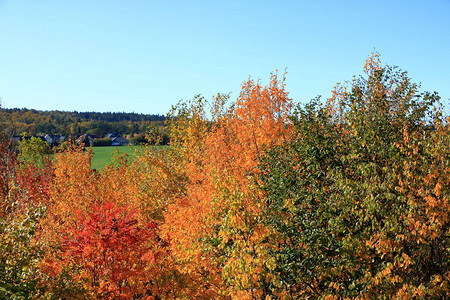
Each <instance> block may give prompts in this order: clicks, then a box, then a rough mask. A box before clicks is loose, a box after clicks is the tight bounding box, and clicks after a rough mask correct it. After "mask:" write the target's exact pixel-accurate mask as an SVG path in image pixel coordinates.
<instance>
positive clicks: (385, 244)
mask: <svg viewBox="0 0 450 300" xmlns="http://www.w3.org/2000/svg"><path fill="white" fill-rule="evenodd" d="M364 71H365V76H361V77H359V78H354V79H353V80H352V82H351V83H349V84H348V85H338V86H337V87H336V89H335V90H334V92H333V97H332V98H331V99H329V101H328V102H327V103H326V104H321V103H320V102H319V101H313V102H311V103H310V104H308V105H306V106H305V107H298V108H297V109H296V112H295V113H294V116H293V118H292V120H293V123H294V134H293V138H292V140H290V141H289V142H288V143H286V144H285V145H282V146H280V147H278V148H276V149H272V150H271V151H270V152H269V154H268V156H267V157H266V158H265V159H264V163H263V164H261V166H260V168H261V170H262V171H263V176H262V180H263V182H264V184H263V187H264V190H265V191H266V193H267V195H268V198H267V200H266V206H265V212H264V214H265V215H266V219H265V222H266V223H267V224H268V225H271V226H273V227H274V228H275V229H276V231H275V233H276V234H275V235H274V238H275V240H274V241H273V242H272V243H277V244H278V247H276V248H275V249H273V250H272V256H273V257H274V258H276V265H277V267H276V268H275V270H274V274H275V275H276V276H277V277H278V280H277V282H278V283H277V284H276V285H274V286H272V288H271V289H270V292H269V293H268V294H269V295H272V296H277V297H292V298H306V297H314V298H318V297H326V296H332V297H344V298H356V297H361V298H367V297H383V296H385V295H392V296H396V297H400V298H413V297H424V296H427V297H442V296H444V295H445V294H446V293H448V290H447V289H448V280H449V277H448V276H449V273H448V263H449V254H450V253H449V249H448V247H446V246H444V245H448V238H449V237H448V226H449V219H448V216H449V214H448V209H449V207H448V197H449V196H448V189H446V188H445V186H447V187H448V184H447V185H446V183H448V171H449V168H448V165H449V161H448V157H449V155H448V154H449V153H448V151H449V150H448V149H449V148H448V147H446V146H444V145H448V142H449V140H448V128H447V126H448V125H447V124H446V123H445V122H444V121H443V120H441V118H439V113H438V114H433V113H432V108H433V105H434V104H435V103H436V102H437V101H438V100H439V97H438V96H437V95H436V94H431V93H421V94H420V93H419V91H418V88H419V87H418V85H416V84H414V83H411V81H410V79H409V78H408V77H407V74H406V72H402V71H400V70H398V69H397V68H395V67H389V66H382V65H381V62H380V60H379V58H378V55H377V54H374V55H372V56H370V57H369V58H368V60H367V61H366V65H365V68H364ZM432 149H433V150H432ZM444 157H447V159H445V158H444ZM437 206H439V209H437Z"/></svg>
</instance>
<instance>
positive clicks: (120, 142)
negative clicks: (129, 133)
mask: <svg viewBox="0 0 450 300" xmlns="http://www.w3.org/2000/svg"><path fill="white" fill-rule="evenodd" d="M111 140H112V143H111V146H126V145H128V144H129V143H130V141H129V140H127V139H125V138H123V137H116V138H114V139H111Z"/></svg>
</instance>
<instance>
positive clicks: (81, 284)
mask: <svg viewBox="0 0 450 300" xmlns="http://www.w3.org/2000/svg"><path fill="white" fill-rule="evenodd" d="M284 80H285V77H284V76H281V77H280V76H278V74H273V75H272V76H271V80H270V83H269V84H268V85H266V86H263V85H261V84H260V82H256V81H253V80H251V79H250V80H248V81H246V82H244V84H243V85H242V91H241V93H240V96H239V97H238V99H237V100H236V101H235V102H232V103H229V102H230V97H229V96H228V95H224V94H219V95H218V96H217V97H215V98H214V99H213V100H212V102H211V103H208V102H207V101H206V100H205V99H204V98H202V97H201V96H197V97H195V98H194V99H192V100H190V101H185V102H181V103H179V104H178V105H177V106H175V107H174V108H173V110H172V111H171V113H169V115H168V120H167V128H168V131H169V133H170V145H171V146H170V147H166V148H165V150H164V151H163V152H161V151H160V150H158V149H155V148H150V147H147V148H146V147H142V148H140V149H138V150H137V151H138V153H137V155H136V158H135V159H133V160H129V159H128V157H127V156H116V157H115V158H114V160H113V161H112V162H111V163H110V164H109V165H108V166H107V167H106V168H105V169H104V170H102V171H101V172H96V171H93V170H91V168H90V157H91V154H90V153H89V152H88V153H86V152H84V151H80V149H78V148H77V147H76V146H73V147H71V148H69V149H67V150H66V151H65V152H62V153H58V154H56V156H57V157H56V159H51V160H50V159H48V156H46V155H45V154H44V153H42V155H21V156H20V155H19V156H17V155H16V152H15V151H11V144H10V143H9V142H8V140H6V139H4V140H3V141H2V143H1V144H0V154H1V164H0V168H1V169H2V174H3V176H2V178H1V181H0V192H1V199H2V203H1V207H0V208H1V210H0V220H1V221H0V240H1V243H0V247H1V249H0V295H1V297H2V298H5V299H6V298H21V297H22V298H36V299H62V298H64V299H183V298H184V299H193V298H199V299H384V298H399V299H417V298H433V299H445V298H446V297H447V295H448V294H449V290H450V285H449V283H450V271H449V270H450V248H449V245H450V240H449V239H450V234H449V229H450V214H449V212H450V210H449V200H450V189H449V187H450V160H449V157H450V153H449V152H450V135H449V130H450V127H449V122H450V118H448V117H447V118H446V117H445V116H443V113H442V110H440V109H439V105H438V104H439V96H438V95H437V94H436V93H429V92H420V91H419V86H418V85H417V84H414V83H412V82H411V80H410V78H409V77H408V76H407V73H406V72H403V71H401V70H399V69H398V68H396V67H391V66H386V65H383V64H382V63H381V61H380V59H379V56H378V54H376V53H375V54H373V55H371V56H370V57H369V58H368V59H367V61H366V64H365V67H364V74H363V75H362V76H360V77H355V78H354V79H353V80H352V81H350V82H347V83H345V84H338V85H337V86H336V87H335V88H334V90H333V95H332V97H331V98H330V99H327V100H326V101H322V100H320V98H317V99H314V100H312V101H310V102H309V103H307V104H304V105H299V104H295V103H294V102H293V101H292V99H290V98H289V96H288V92H287V91H286V90H285V84H284ZM207 108H210V111H208V110H207Z"/></svg>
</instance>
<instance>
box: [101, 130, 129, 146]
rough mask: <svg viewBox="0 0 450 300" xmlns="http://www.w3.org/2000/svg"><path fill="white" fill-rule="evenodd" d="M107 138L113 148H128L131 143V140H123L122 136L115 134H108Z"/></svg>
mask: <svg viewBox="0 0 450 300" xmlns="http://www.w3.org/2000/svg"><path fill="white" fill-rule="evenodd" d="M105 137H107V138H109V139H111V141H112V143H111V146H126V145H128V144H129V143H130V141H129V140H127V139H125V138H123V137H122V136H121V135H120V134H118V133H116V132H113V133H108V134H107V135H106V136H105Z"/></svg>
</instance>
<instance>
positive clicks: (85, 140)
mask: <svg viewBox="0 0 450 300" xmlns="http://www.w3.org/2000/svg"><path fill="white" fill-rule="evenodd" d="M76 142H77V143H78V144H84V145H85V146H87V147H89V146H92V145H94V136H92V135H87V134H83V135H81V136H80V137H78V138H77V140H76Z"/></svg>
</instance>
